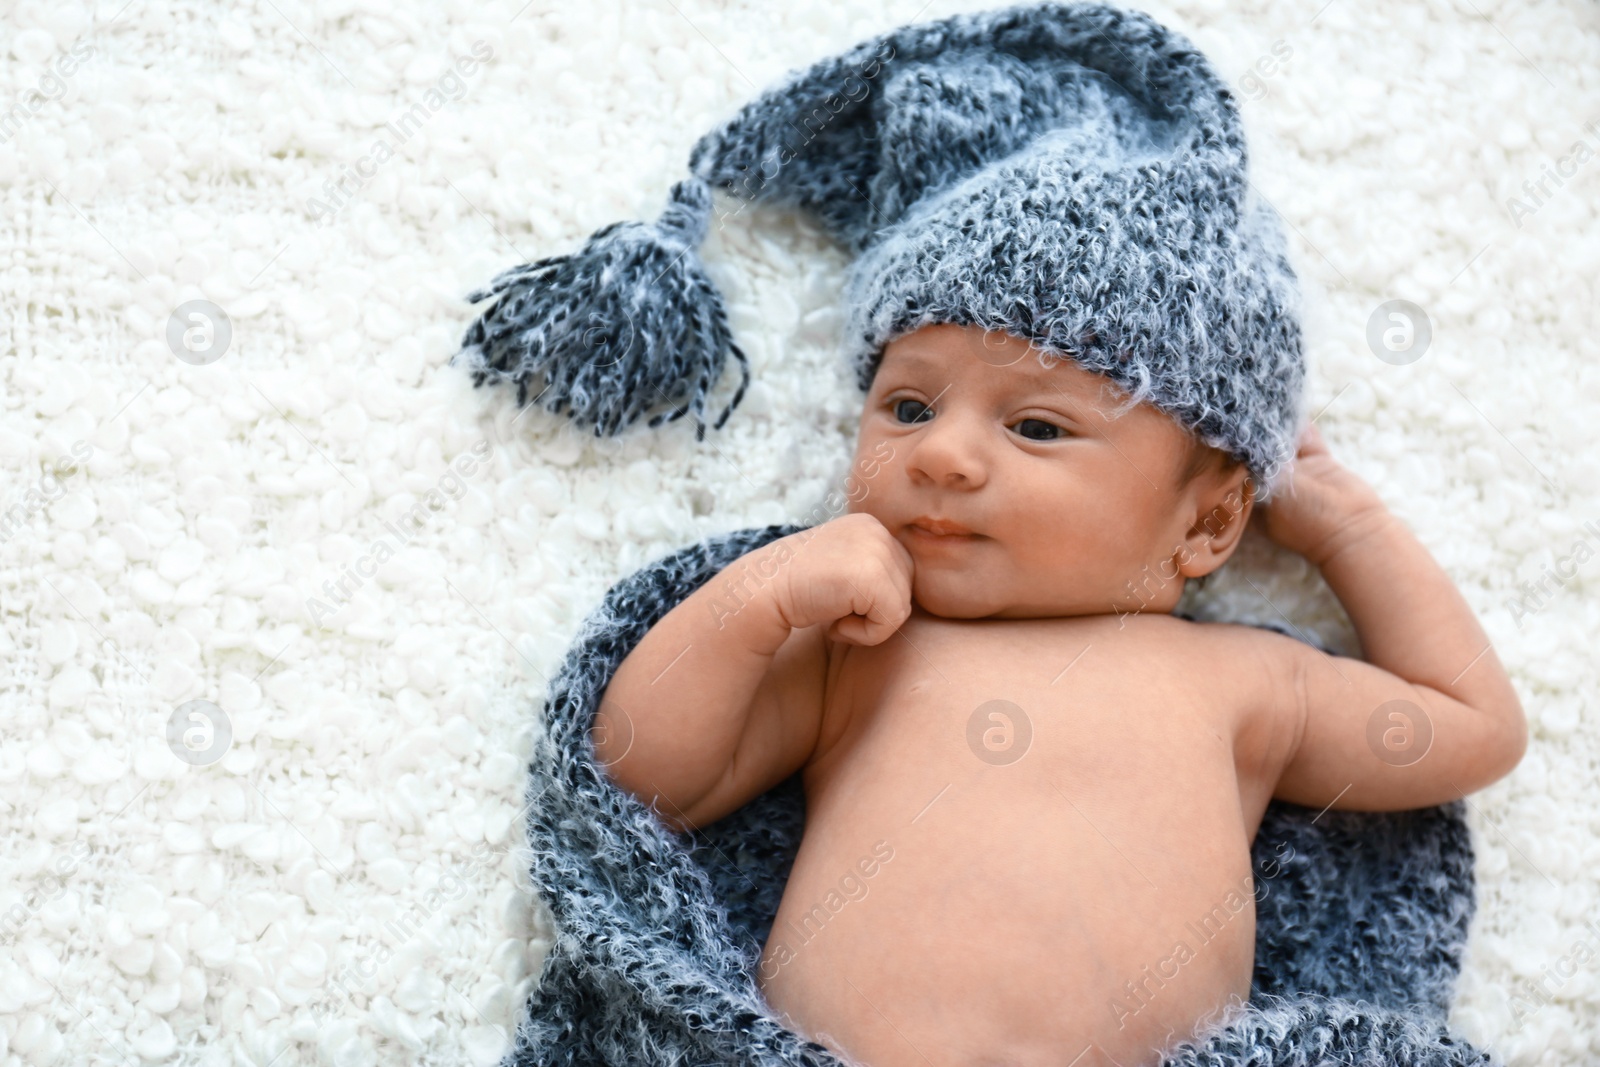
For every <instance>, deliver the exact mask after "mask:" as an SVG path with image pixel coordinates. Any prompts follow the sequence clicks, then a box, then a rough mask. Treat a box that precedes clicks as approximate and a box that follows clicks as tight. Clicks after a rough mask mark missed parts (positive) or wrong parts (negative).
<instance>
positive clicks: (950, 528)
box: [906, 519, 985, 544]
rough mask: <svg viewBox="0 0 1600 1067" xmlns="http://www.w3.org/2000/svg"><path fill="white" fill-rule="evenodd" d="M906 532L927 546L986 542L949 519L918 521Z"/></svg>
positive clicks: (910, 524)
mask: <svg viewBox="0 0 1600 1067" xmlns="http://www.w3.org/2000/svg"><path fill="white" fill-rule="evenodd" d="M906 532H907V533H909V534H910V535H911V536H912V537H913V538H915V539H917V540H918V541H921V542H924V543H926V544H970V543H972V542H974V541H982V540H985V538H984V535H983V534H979V533H973V532H972V531H971V530H969V529H967V528H966V527H965V526H962V525H961V524H960V523H957V522H951V521H949V520H948V519H916V520H914V521H912V522H909V523H907V524H906Z"/></svg>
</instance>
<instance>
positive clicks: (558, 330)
mask: <svg viewBox="0 0 1600 1067" xmlns="http://www.w3.org/2000/svg"><path fill="white" fill-rule="evenodd" d="M689 169H690V171H691V174H692V177H691V178H689V179H687V180H685V181H681V182H679V183H678V184H677V185H675V186H674V187H673V189H672V192H671V196H670V200H669V203H668V206H667V208H666V210H665V212H664V213H663V214H662V216H661V218H660V219H658V220H657V221H656V222H655V223H653V224H651V223H641V222H630V223H615V224H612V225H611V226H608V227H605V228H604V229H602V230H600V231H598V232H596V233H595V234H594V235H593V236H592V237H590V238H589V240H588V242H587V243H586V244H585V245H584V247H583V249H581V250H580V251H578V252H575V253H572V254H570V255H563V256H553V257H550V258H548V259H545V260H540V261H539V262H538V263H533V264H525V265H523V266H520V267H516V268H513V269H512V270H509V271H507V272H505V273H504V274H502V275H500V276H499V277H497V278H496V279H494V281H493V282H491V283H490V285H489V286H488V287H487V288H486V289H484V290H481V291H479V292H476V293H473V294H471V296H470V299H471V300H472V301H473V302H477V301H480V300H484V299H488V298H490V297H494V298H495V302H494V303H493V304H492V305H491V306H490V307H489V308H487V309H486V310H485V311H484V312H483V313H482V315H481V316H480V317H479V318H478V320H477V321H476V322H475V323H474V324H473V325H472V327H471V328H470V329H469V330H468V332H467V334H466V336H465V338H464V339H463V342H462V349H461V351H460V352H459V353H457V356H456V357H455V359H459V360H462V361H464V362H465V363H466V364H467V365H468V366H469V367H470V368H471V370H472V373H473V377H474V381H475V383H477V384H480V385H481V384H483V383H484V382H486V381H499V380H507V381H513V382H515V383H516V384H517V386H518V403H519V404H525V403H527V402H528V400H529V395H530V393H531V392H533V390H534V384H535V380H536V379H537V380H538V390H537V395H536V397H535V399H538V400H540V401H541V402H542V403H543V404H544V405H545V406H546V407H547V408H549V409H550V410H551V411H557V412H559V411H562V410H567V411H568V412H569V413H570V415H571V416H572V417H573V418H574V419H575V420H577V421H578V422H579V423H584V424H590V423H592V424H593V425H594V427H595V432H596V433H597V434H599V433H612V434H614V433H618V432H621V430H622V429H623V428H624V427H626V426H628V425H629V424H630V423H632V422H633V421H634V420H635V419H636V418H638V417H640V416H641V415H643V414H645V413H646V412H649V411H656V410H657V409H661V408H663V407H671V409H672V410H670V411H659V412H658V413H657V414H656V415H654V416H653V417H652V419H651V423H650V424H651V425H652V426H654V425H658V424H659V423H661V422H664V421H670V420H672V419H676V418H680V417H682V416H683V415H686V414H689V413H691V412H692V413H693V414H694V415H695V418H696V420H697V422H698V427H697V435H698V436H699V437H703V436H704V433H705V426H706V423H705V414H704V413H705V406H706V400H707V397H708V394H709V393H710V391H711V390H712V388H713V387H714V386H715V385H716V384H717V382H718V380H719V378H720V376H721V372H722V369H723V366H724V363H725V359H726V356H727V355H728V354H732V355H733V356H734V357H735V358H736V359H737V360H738V362H739V364H740V370H741V374H742V377H741V380H740V384H739V386H738V390H737V393H736V395H735V396H734V397H733V399H732V400H731V401H730V402H729V404H728V405H727V407H726V408H725V410H724V411H723V412H722V414H721V416H720V417H719V418H718V419H717V422H716V424H715V425H716V426H717V427H721V426H722V424H723V423H724V422H725V421H726V419H727V417H728V415H729V413H730V412H731V411H732V410H733V408H734V407H735V406H736V405H737V404H738V402H739V399H740V397H742V396H743V395H744V390H745V386H746V385H747V383H748V381H749V372H748V365H747V362H746V360H745V357H744V353H743V352H742V351H741V350H740V349H739V347H738V345H736V344H735V343H734V342H733V339H732V335H731V332H730V330H729V328H728V325H727V317H726V314H725V311H724V308H723V305H722V300H721V297H720V294H718V292H717V290H716V287H715V286H714V285H713V284H712V283H711V282H710V280H709V278H708V276H707V275H706V273H705V268H704V265H703V264H702V263H701V262H700V260H699V256H698V253H697V251H696V248H697V246H698V245H699V243H700V241H701V240H702V238H703V237H704V235H705V233H706V231H707V229H708V226H709V220H710V216H711V213H712V210H713V197H712V195H711V190H713V189H717V190H721V191H723V192H724V193H727V194H730V195H731V196H732V197H733V198H735V202H736V203H738V204H740V205H741V206H742V204H743V203H745V202H752V201H762V202H765V203H769V204H776V205H785V206H788V207H792V208H796V209H800V210H804V211H806V212H808V213H810V214H811V215H813V216H814V217H815V218H816V219H817V220H818V221H819V222H820V224H821V225H822V226H823V227H824V228H825V229H826V230H827V232H828V233H830V234H831V236H832V237H833V238H835V239H836V240H837V241H838V242H840V243H841V244H842V245H843V246H844V247H845V248H847V249H848V250H849V251H850V252H851V253H852V254H853V255H854V258H853V259H852V261H851V264H850V269H849V277H848V281H847V287H846V293H845V298H846V302H847V304H848V312H849V314H848V316H847V318H846V327H845V333H844V336H843V337H842V338H841V347H842V348H843V349H844V352H845V355H846V357H847V358H848V359H850V360H851V361H852V362H853V364H854V366H855V367H856V369H857V374H858V381H859V384H860V386H861V388H862V389H863V390H865V389H867V388H868V387H869V386H870V384H871V380H872V376H873V374H874V372H875V371H876V368H877V365H878V363H879V361H880V359H881V357H882V353H883V348H884V346H885V345H886V344H888V343H889V342H890V341H892V340H893V339H894V338H896V337H899V336H901V335H903V334H905V333H909V332H911V331H913V330H915V329H917V328H918V327H921V326H924V325H929V324H933V323H955V324H961V325H969V324H970V325H977V326H981V327H983V328H985V329H989V330H1004V331H1007V332H1009V333H1012V334H1014V335H1016V336H1018V337H1022V338H1026V339H1029V340H1031V341H1032V342H1033V343H1034V344H1035V345H1037V346H1038V347H1039V348H1040V349H1043V350H1045V351H1048V352H1051V353H1053V354H1056V355H1059V356H1065V357H1067V358H1070V359H1072V360H1075V361H1076V362H1077V363H1078V364H1079V365H1081V366H1083V367H1085V368H1087V369H1089V370H1091V371H1094V372H1096V373H1099V374H1103V375H1105V376H1106V377H1107V378H1109V379H1110V380H1111V381H1113V382H1115V383H1116V384H1117V385H1118V386H1120V387H1121V388H1122V389H1123V390H1124V391H1125V392H1126V393H1127V399H1126V403H1128V404H1132V403H1135V402H1138V401H1148V402H1150V403H1151V404H1152V405H1154V406H1155V407H1157V408H1159V409H1160V410H1162V411H1165V412H1167V413H1168V414H1169V415H1171V416H1172V417H1173V418H1174V419H1175V420H1176V421H1177V422H1178V423H1179V424H1180V425H1182V426H1184V427H1186V428H1187V429H1189V430H1190V431H1192V432H1193V433H1194V434H1195V435H1196V436H1197V437H1198V438H1199V439H1200V440H1202V441H1204V442H1206V443H1207V444H1210V445H1213V446H1215V447H1217V448H1220V449H1222V450H1223V451H1225V452H1227V453H1229V454H1230V455H1232V456H1233V457H1235V458H1237V459H1239V460H1242V461H1243V462H1245V463H1246V464H1247V466H1248V469H1249V470H1250V472H1251V474H1252V475H1253V479H1254V481H1255V483H1256V486H1257V496H1258V499H1260V500H1267V499H1269V498H1270V497H1271V495H1272V490H1273V483H1274V480H1275V477H1276V474H1277V472H1278V471H1279V470H1281V469H1282V468H1283V467H1284V466H1285V465H1286V463H1287V461H1288V460H1289V459H1291V458H1292V457H1293V455H1294V451H1295V441H1296V438H1297V436H1298V432H1299V426H1300V419H1301V413H1302V403H1303V402H1302V392H1303V387H1304V382H1305V359H1304V351H1303V347H1302V343H1301V335H1300V328H1299V323H1298V318H1297V308H1296V304H1297V288H1296V282H1295V276H1294V272H1293V270H1292V268H1291V266H1290V264H1289V261H1288V258H1287V256H1286V253H1285V249H1284V244H1283V235H1282V233H1281V230H1280V228H1279V226H1278V224H1277V220H1276V217H1275V216H1274V215H1273V213H1272V211H1271V209H1270V207H1269V206H1268V205H1267V204H1266V203H1265V201H1263V200H1262V199H1260V198H1259V197H1258V196H1256V195H1254V190H1253V188H1252V186H1251V185H1250V182H1249V180H1248V172H1247V156H1246V150H1245V140H1244V134H1243V131H1242V128H1241V124H1240V118H1239V112H1238V108H1237V106H1236V104H1235V103H1234V100H1233V97H1232V94H1231V93H1230V92H1229V90H1228V88H1227V86H1226V85H1225V84H1224V83H1223V82H1222V81H1221V80H1220V79H1219V78H1218V77H1217V76H1216V74H1215V72H1214V71H1213V70H1212V68H1211V65H1210V64H1209V63H1208V62H1207V60H1206V59H1205V57H1204V56H1203V55H1202V54H1201V53H1200V52H1198V51H1197V50H1196V49H1195V48H1194V46H1193V45H1192V44H1190V43H1189V41H1188V40H1187V39H1185V38H1184V37H1182V36H1181V35H1179V34H1177V33H1174V32H1172V31H1170V30H1168V29H1166V28H1165V27H1163V26H1162V25H1160V24H1159V23H1157V22H1155V21H1154V20H1153V19H1151V18H1150V17H1149V16H1147V15H1144V14H1140V13H1137V12H1132V11H1124V10H1121V9H1118V8H1115V7H1109V6H1105V5H1101V4H1059V3H1044V4H1024V5H1019V6H1015V7H1009V8H1003V9H1000V10H995V11H986V12H979V13H973V14H963V15H957V16H954V17H951V18H947V19H943V20H940V21H934V22H928V23H924V24H914V25H910V26H906V27H902V28H900V29H898V30H895V31H893V32H891V33H888V34H884V35H883V36H881V37H878V38H875V39H872V40H869V41H866V42H863V43H861V44H859V45H857V46H856V47H854V48H852V49H850V50H848V51H846V52H844V53H842V54H840V55H837V56H834V57H831V58H828V59H824V60H821V61H819V62H817V63H816V64H814V65H813V66H811V67H810V68H808V69H805V70H801V71H796V72H793V73H791V74H790V75H789V76H788V77H786V78H785V79H783V80H782V81H780V82H779V83H777V84H776V85H774V86H772V87H771V88H769V89H768V90H766V91H765V92H764V93H762V94H761V95H760V96H758V97H757V98H756V99H754V100H752V101H751V102H750V103H748V104H747V105H745V106H744V107H743V108H742V109H741V110H740V111H739V112H738V113H737V114H736V115H734V116H733V117H732V118H731V119H729V120H728V121H727V122H725V123H724V124H723V125H721V126H720V127H719V128H718V129H716V130H713V131H712V132H710V133H708V134H706V135H705V136H704V137H702V138H701V139H700V140H699V142H698V143H696V144H695V145H694V148H693V150H692V151H691V153H690V158H689ZM725 217H726V215H724V218H725Z"/></svg>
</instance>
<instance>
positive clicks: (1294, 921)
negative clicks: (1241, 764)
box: [505, 525, 1498, 1067]
mask: <svg viewBox="0 0 1600 1067" xmlns="http://www.w3.org/2000/svg"><path fill="white" fill-rule="evenodd" d="M803 528H804V527H801V526H794V525H786V526H767V527H763V528H757V529H749V530H741V531H738V532H735V533H731V534H726V535H723V536H719V537H714V538H709V539H707V540H705V541H702V542H700V543H698V544H695V545H691V546H689V547H688V548H685V549H682V550H680V551H678V552H676V553H673V554H671V555H668V556H666V557H664V558H662V559H659V560H657V561H655V562H654V563H651V564H649V565H647V566H646V567H644V568H642V569H641V570H639V571H638V572H636V573H635V574H632V575H630V576H629V577H627V578H625V579H623V580H622V581H621V582H619V583H617V585H616V586H615V587H613V588H612V589H611V590H610V591H609V592H608V593H607V594H606V597H605V599H604V602H603V603H602V604H601V605H600V607H599V608H598V609H596V610H595V611H594V613H593V614H591V615H590V616H589V618H588V619H587V620H585V622H584V624H583V627H582V628H581V630H580V632H579V634H578V636H577V638H576V640H575V641H574V643H573V645H572V647H571V648H570V649H569V650H568V652H567V655H566V658H565V660H564V662H563V664H562V667H561V670H560V672H559V674H558V675H557V676H556V677H555V679H554V680H553V681H552V683H551V685H550V689H549V693H548V698H547V701H546V704H545V708H544V721H543V725H544V729H543V732H542V733H541V735H540V736H539V738H538V739H537V741H536V743H535V750H534V756H533V760H532V765H531V768H530V769H531V771H532V781H531V786H530V790H529V794H528V797H527V800H528V802H529V804H530V816H529V826H528V834H529V840H530V843H531V845H532V847H533V857H534V858H533V867H532V871H531V876H532V881H533V883H534V885H535V887H536V888H537V891H538V892H539V895H540V897H541V899H542V900H543V901H544V902H545V904H546V905H548V906H549V908H550V912H551V915H552V916H553V919H554V923H555V939H554V944H553V947H552V948H551V950H550V953H549V955H548V957H547V958H546V960H545V964H544V970H543V971H542V973H541V975H540V980H539V985H538V987H537V989H536V990H535V992H534V994H533V996H532V998H531V999H530V1001H529V1004H528V1011H527V1015H526V1016H525V1018H524V1020H523V1022H522V1024H521V1026H520V1027H519V1029H518V1034H517V1043H516V1047H515V1049H514V1051H513V1052H512V1053H511V1054H510V1055H509V1056H508V1058H507V1060H506V1061H505V1062H506V1063H507V1064H508V1065H515V1067H536V1065H537V1067H596V1065H600V1064H614V1065H618V1067H622V1065H628V1067H672V1065H679V1067H700V1065H709V1064H719V1065H741V1067H746V1065H748V1067H779V1065H800V1064H805V1065H811V1067H823V1065H826V1067H840V1065H841V1062H842V1061H840V1060H839V1059H837V1058H836V1057H834V1056H833V1055H832V1054H831V1053H830V1052H829V1051H828V1050H827V1049H825V1048H824V1047H822V1046H821V1045H818V1044H816V1043H814V1042H811V1041H809V1040H807V1039H805V1038H804V1037H802V1036H801V1035H799V1034H797V1033H795V1032H793V1031H791V1030H789V1029H787V1028H786V1027H785V1026H784V1025H783V1024H782V1023H781V1022H780V1021H779V1020H778V1019H777V1018H776V1017H775V1016H774V1014H773V1013H772V1012H771V1011H769V1010H768V1007H767V1005H766V1003H765V1001H764V1000H763V999H762V997H761V994H760V990H759V987H758V986H757V984H756V973H757V965H758V963H759V960H760V954H761V947H762V945H763V944H764V942H765V940H766V936H767V933H768V931H769V930H770V928H771V926H772V922H773V919H774V916H775V915H776V913H777V909H778V902H779V900H780V899H781V898H782V895H783V889H784V885H785V882H786V881H787V878H788V874H789V870H790V867H791V865H792V864H793V862H794V856H795V852H796V849H797V848H798V846H799V844H800V838H801V833H802V831H803V829H804V823H805V805H804V795H803V793H802V790H801V785H800V780H799V776H798V775H796V776H794V777H792V778H790V779H789V780H788V781H786V782H784V783H782V784H781V785H779V786H777V787H775V788H773V789H772V790H771V791H769V792H768V793H766V794H764V795H762V796H760V797H758V798H756V799H755V800H753V801H751V802H750V803H748V804H746V805H745V806H744V807H742V808H740V809H739V810H737V811H735V812H733V813H731V814H730V815H727V816H725V817H724V818H722V819H719V820H718V821H717V822H715V823H712V824H711V825H709V826H706V827H702V828H700V829H699V830H697V831H693V832H690V833H686V834H678V833H675V832H673V831H671V830H669V829H668V828H667V827H666V826H665V825H664V824H663V823H661V822H660V821H659V820H658V819H657V818H656V817H655V815H654V814H653V813H652V812H651V811H650V810H649V809H648V808H646V807H645V806H644V804H642V803H641V802H640V801H638V800H637V799H635V798H634V797H633V796H631V795H630V794H628V793H626V792H624V791H622V790H621V789H619V788H618V787H616V786H615V785H614V784H612V782H611V781H610V779H609V778H607V777H606V776H605V775H604V773H603V772H602V770H601V769H600V768H599V767H598V765H597V764H596V762H595V757H594V748H593V744H592V742H591V740H590V736H589V730H590V727H591V725H592V724H593V721H594V714H595V711H596V710H597V708H598V707H599V702H600V695H601V693H602V692H603V691H604V690H605V688H606V686H607V685H608V684H609V682H610V681H611V678H612V676H613V674H614V673H615V672H616V669H617V667H618V666H619V665H620V664H621V662H622V660H623V659H624V658H625V657H626V656H627V655H628V653H629V652H631V651H633V649H634V648H635V647H636V646H637V645H638V643H639V641H640V640H641V639H642V638H643V637H644V635H645V633H646V632H647V631H648V630H649V629H650V627H652V626H653V625H655V623H656V622H658V621H659V620H660V619H661V618H662V617H663V616H664V615H666V613H667V612H668V611H670V610H671V609H672V608H673V607H675V606H676V605H677V604H678V603H679V602H681V601H682V600H683V599H684V598H685V597H687V596H689V595H690V594H691V593H692V592H694V590H696V589H698V588H699V587H700V586H701V585H703V584H704V583H705V582H707V581H709V580H710V579H711V578H712V577H714V576H715V575H716V574H717V573H718V572H719V571H721V570H722V569H723V568H724V567H726V566H727V565H728V564H729V563H731V562H733V561H734V560H735V559H737V558H738V557H739V556H742V555H744V554H745V553H747V552H750V551H752V550H754V549H756V548H759V547H760V546H762V545H764V544H767V543H768V542H770V541H772V540H774V539H776V538H778V537H783V536H786V535H787V534H790V533H794V532H796V531H798V530H800V529H803ZM1273 629H1277V628H1276V627H1273ZM1280 632H1283V631H1280ZM1324 651H1326V650H1324ZM1464 808H1465V805H1464V803H1463V802H1462V801H1459V800H1458V801H1455V802H1453V803H1451V804H1447V805H1444V806H1441V807H1436V808H1424V809H1418V810H1413V811H1401V812H1387V813H1367V812H1347V811H1324V812H1320V813H1319V812H1315V811H1312V810H1310V809H1308V808H1303V807H1300V806H1298V805H1294V804H1288V803H1285V802H1282V801H1273V802H1272V803H1271V804H1270V805H1269V806H1268V808H1267V811H1266V816H1265V818H1264V819H1263V820H1262V823H1261V828H1260V830H1259V832H1258V834H1257V837H1256V840H1255V844H1254V848H1253V857H1254V867H1255V876H1256V887H1257V888H1256V898H1257V905H1256V956H1255V973H1254V982H1253V987H1252V991H1251V997H1250V1001H1249V1004H1248V1006H1247V1008H1246V1009H1244V1010H1242V1011H1241V1012H1239V1013H1238V1015H1237V1016H1236V1017H1234V1018H1233V1019H1232V1021H1231V1022H1228V1023H1227V1024H1226V1025H1224V1026H1222V1027H1221V1028H1219V1029H1216V1030H1214V1031H1210V1032H1208V1033H1206V1034H1204V1035H1201V1036H1199V1037H1197V1038H1196V1039H1195V1040H1193V1041H1191V1042H1188V1043H1184V1044H1180V1045H1178V1046H1176V1047H1175V1048H1174V1049H1173V1050H1172V1051H1171V1052H1170V1053H1169V1055H1168V1057H1167V1059H1166V1060H1165V1061H1164V1067H1202V1065H1204V1067H1312V1065H1321V1064H1344V1065H1346V1067H1380V1065H1382V1067H1388V1065H1404V1067H1446V1065H1451V1067H1468V1065H1474V1067H1489V1065H1492V1064H1495V1063H1496V1062H1498V1061H1496V1060H1495V1059H1494V1058H1493V1057H1491V1056H1490V1055H1488V1054H1487V1053H1486V1052H1483V1051H1481V1050H1479V1049H1476V1048H1474V1047H1473V1046H1472V1045H1471V1044H1469V1043H1467V1042H1466V1041H1464V1040H1462V1039H1461V1038H1460V1037H1458V1036H1456V1035H1455V1034H1453V1032H1452V1031H1451V1030H1450V1029H1449V1028H1448V1026H1447V1025H1446V1022H1445V1019H1446V1015H1447V1013H1448V1010H1449V1004H1450V998H1451V993H1452V987H1453V985H1454V982H1455V980H1456V977H1457V975H1458V973H1459V971H1460V967H1461V955H1462V952H1463V950H1464V948H1465V945H1466V937H1467V929H1468V925H1469V923H1470V921H1471V918H1472V914H1473V910H1474V900H1473V874H1472V861H1473V853H1472V843H1471V838H1470V836H1469V834H1468V830H1467V827H1466V824H1465V821H1464V818H1463V816H1464ZM1062 1010H1064V1011H1073V1012H1084V1013H1090V1014H1094V1013H1101V1012H1104V1011H1105V1007H1104V1005H1102V1004H1092V1005H1076V1004H1075V1005H1065V1006H1063V1009H1062ZM910 1036H911V1037H912V1039H913V1041H915V1038H916V1035H914V1034H913V1035H910Z"/></svg>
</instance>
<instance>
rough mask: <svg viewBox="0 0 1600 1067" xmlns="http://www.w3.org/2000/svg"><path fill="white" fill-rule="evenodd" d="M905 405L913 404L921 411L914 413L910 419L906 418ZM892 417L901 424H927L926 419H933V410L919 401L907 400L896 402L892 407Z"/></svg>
mask: <svg viewBox="0 0 1600 1067" xmlns="http://www.w3.org/2000/svg"><path fill="white" fill-rule="evenodd" d="M907 404H913V405H915V406H916V407H917V408H921V409H922V410H921V411H916V412H915V413H914V414H913V415H912V416H911V417H910V418H907V417H906V415H905V407H906V405H907ZM894 417H895V418H897V419H899V420H900V421H901V422H927V421H928V419H930V418H932V417H933V409H932V408H930V407H929V406H928V405H926V404H924V403H923V402H922V401H920V400H911V399H909V398H907V399H905V400H897V401H896V402H895V405H894Z"/></svg>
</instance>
